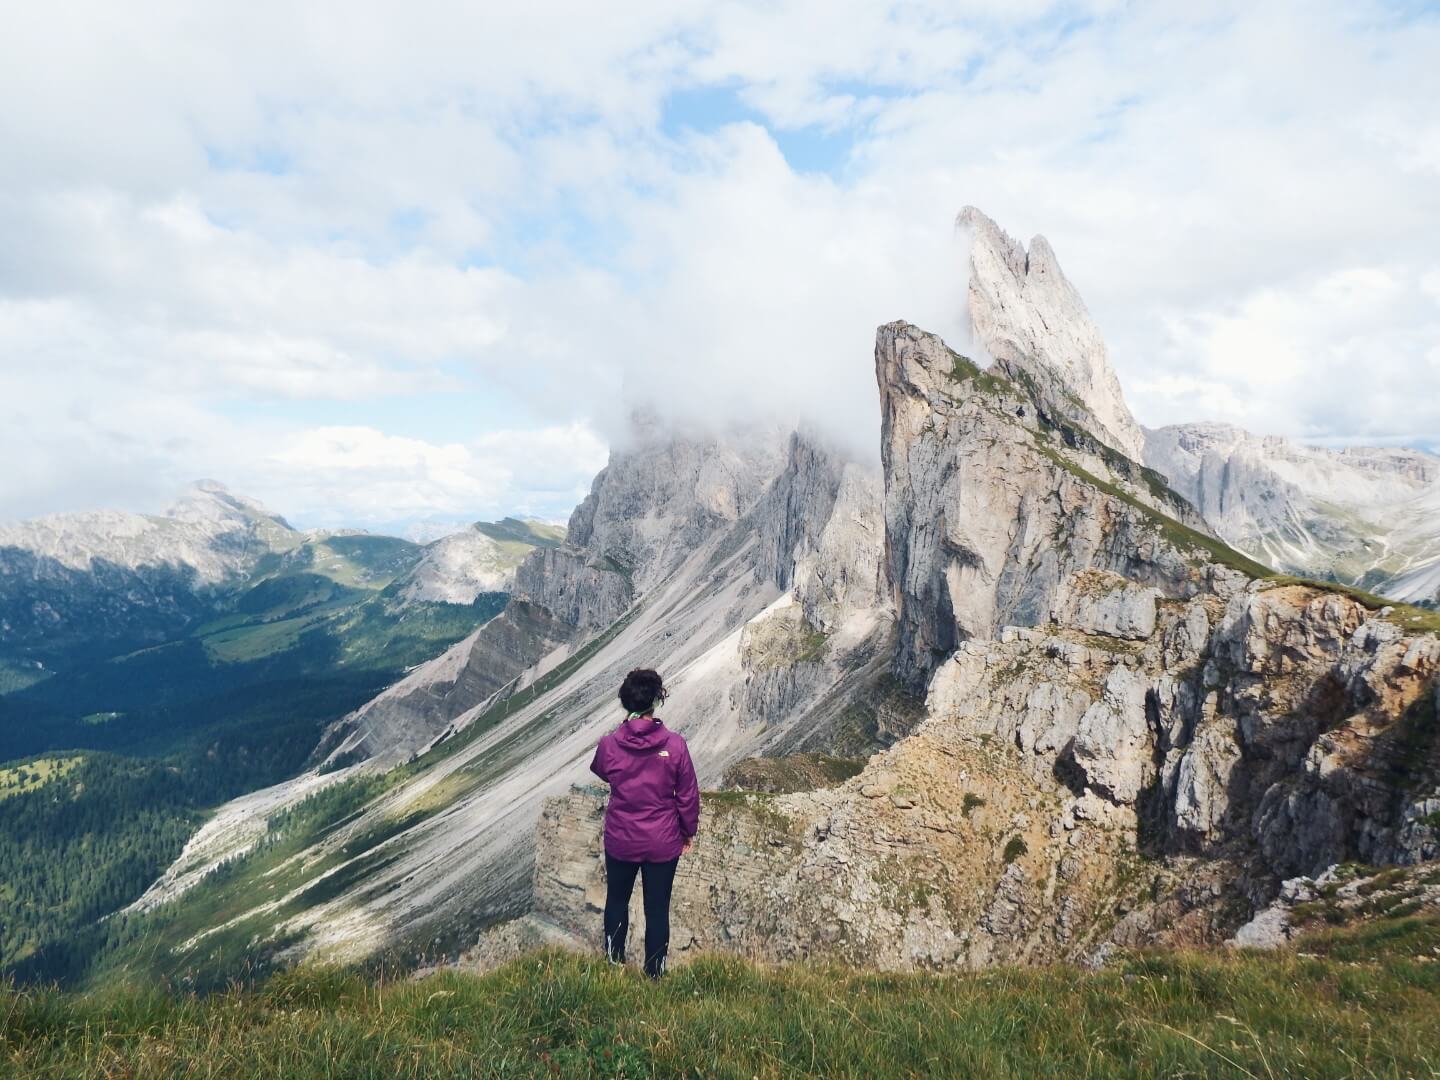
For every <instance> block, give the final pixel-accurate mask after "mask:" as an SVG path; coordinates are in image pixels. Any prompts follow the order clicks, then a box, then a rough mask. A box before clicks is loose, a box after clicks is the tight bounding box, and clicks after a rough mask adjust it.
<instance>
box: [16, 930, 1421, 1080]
mask: <svg viewBox="0 0 1440 1080" xmlns="http://www.w3.org/2000/svg"><path fill="white" fill-rule="evenodd" d="M1437 1063H1440V917H1437V916H1431V917H1429V918H1425V919H1407V920H1403V921H1392V922H1386V923H1382V924H1374V925H1371V926H1370V927H1367V928H1365V929H1362V930H1358V931H1356V930H1347V931H1337V932H1332V933H1328V934H1322V935H1317V936H1315V937H1312V938H1309V939H1306V940H1305V941H1304V942H1303V944H1302V947H1301V948H1300V949H1299V950H1298V951H1296V952H1293V953H1283V954H1279V955H1262V954H1198V953H1161V954H1151V955H1142V956H1138V957H1127V958H1125V959H1122V960H1120V961H1119V962H1117V963H1116V964H1115V965H1114V966H1113V967H1111V968H1109V969H1107V970H1104V971H1101V972H1097V973H1087V972H1080V971H1077V970H1075V969H1073V968H1064V967H1052V968H1042V969H997V970H994V971H990V972H987V973H985V974H981V975H929V974H910V975H886V974H863V973H856V972H848V971H840V970H836V969H824V968H809V967H804V966H800V965H795V966H790V967H781V968H762V967H756V966H754V965H751V964H748V963H746V962H744V961H741V960H735V959H720V958H707V959H702V960H700V961H698V962H696V963H693V964H690V965H687V966H685V967H683V968H679V969H676V970H675V971H673V972H672V973H671V974H670V975H669V976H667V978H666V979H665V980H664V981H663V982H661V983H659V984H658V985H652V984H650V983H648V982H646V981H645V980H644V979H643V978H642V977H640V976H639V974H638V973H637V972H636V971H634V970H633V969H632V970H625V971H621V970H617V969H614V968H610V967H608V966H607V965H605V964H604V963H602V962H600V961H598V960H591V959H583V958H577V957H574V956H569V955H563V954H557V953H541V954H537V955H534V956H530V957H527V958H524V959H521V960H518V961H516V962H514V963H512V964H510V965H508V966H507V967H504V968H502V969H501V970H499V971H497V972H494V973H492V974H489V975H485V976H475V975H467V974H460V973H445V974H440V975H434V976H431V977H429V978H425V979H420V980H415V981H401V982H396V983H388V984H387V983H384V982H377V981H374V980H372V979H370V978H368V977H365V976H362V975H359V974H353V973H347V972H343V971H337V970H333V969H332V970H323V969H321V970H310V971H301V972H295V973H290V974H287V975H284V976H281V977H277V978H275V979H273V980H271V981H270V982H269V983H268V984H267V985H266V986H265V987H264V988H263V989H261V990H258V991H253V992H240V991H232V992H230V993H226V994H220V995H215V996H213V997H210V998H205V999H197V998H193V997H182V998H175V997H167V996H165V995H163V994H160V993H158V992H135V991H127V992H111V993H108V994H105V995H100V996H79V997H77V996H73V995H67V994H65V993H62V992H58V991H27V992H15V991H0V1072H4V1071H12V1072H14V1073H16V1074H25V1075H41V1076H49V1077H66V1076H76V1077H80V1076H96V1075H120V1076H138V1077H146V1076H167V1077H169V1076H201V1075H204V1076H212V1075H224V1076H228V1077H231V1078H234V1080H241V1078H245V1077H260V1076H286V1077H311V1076H316V1077H318V1076H326V1077H340V1076H345V1077H351V1076H354V1077H387V1078H388V1077H401V1076H551V1075H565V1076H571V1075H573V1076H629V1077H635V1076H652V1075H660V1076H707V1077H710V1076H714V1077H737V1078H748V1077H778V1076H785V1075H797V1074H799V1075H804V1074H813V1073H824V1074H826V1075H839V1076H916V1075H950V1076H986V1077H1027V1078H1028V1077H1034V1076H1047V1075H1063V1076H1096V1077H1132V1076H1133V1077H1148V1076H1236V1077H1282V1076H1305V1077H1324V1076H1354V1075H1363V1076H1374V1077H1391V1076H1394V1077H1401V1076H1430V1075H1434V1070H1435V1067H1436V1064H1437Z"/></svg>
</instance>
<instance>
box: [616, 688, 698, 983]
mask: <svg viewBox="0 0 1440 1080" xmlns="http://www.w3.org/2000/svg"><path fill="white" fill-rule="evenodd" d="M667 696H668V695H667V693H666V690H665V686H664V684H663V683H662V682H661V680H660V675H659V673H658V672H655V671H651V670H649V669H647V668H637V669H636V670H634V671H632V672H630V674H629V675H627V676H625V682H624V683H623V684H621V686H620V704H621V705H623V706H625V711H626V712H627V713H628V714H629V715H628V716H627V717H626V718H625V722H624V723H623V724H621V725H620V726H619V727H618V728H616V729H615V730H614V731H612V732H610V733H609V734H608V735H606V736H604V737H603V738H602V739H601V740H600V745H599V746H598V747H596V749H595V759H594V760H593V761H591V762H590V771H591V772H593V773H594V774H595V775H596V776H598V777H600V779H601V780H604V781H605V782H606V783H607V784H609V785H610V803H609V805H608V806H607V807H606V808H605V879H606V882H607V891H606V895H605V955H606V956H608V957H609V958H610V960H611V961H613V962H614V963H617V964H623V963H624V962H625V934H626V932H627V931H628V930H629V929H630V894H631V892H633V891H634V889H635V875H636V874H637V873H638V874H640V876H641V891H642V893H643V895H644V899H645V974H647V975H649V976H650V977H651V978H652V979H658V978H659V977H660V976H661V975H662V974H663V973H664V971H665V954H666V953H667V952H668V951H669V949H670V889H671V886H672V885H674V883H675V868H676V866H678V865H679V863H680V856H681V855H683V854H685V853H686V852H688V851H689V850H690V843H691V841H692V840H694V838H695V831H696V829H698V828H699V827H700V787H699V785H698V784H697V783H696V782H695V766H694V765H692V764H691V763H690V749H689V747H687V746H686V745H685V740H684V739H682V738H681V737H680V736H679V735H677V734H675V732H673V731H671V730H669V729H668V728H666V727H665V725H664V724H662V723H661V722H660V720H659V719H658V718H657V717H656V716H655V706H656V705H658V704H661V703H662V702H664V700H665V698H666V697H667Z"/></svg>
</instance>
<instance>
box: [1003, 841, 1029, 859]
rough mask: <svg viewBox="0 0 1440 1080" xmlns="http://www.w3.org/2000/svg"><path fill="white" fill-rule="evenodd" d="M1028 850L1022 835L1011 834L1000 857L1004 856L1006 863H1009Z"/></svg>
mask: <svg viewBox="0 0 1440 1080" xmlns="http://www.w3.org/2000/svg"><path fill="white" fill-rule="evenodd" d="M1029 850H1030V849H1029V847H1027V846H1026V844H1025V840H1024V838H1023V837H1020V836H1012V837H1011V838H1010V842H1009V843H1007V844H1006V845H1005V854H1004V855H1003V856H1002V858H1004V860H1005V863H1006V865H1009V864H1010V863H1012V862H1014V861H1015V860H1016V859H1018V858H1020V857H1021V856H1022V855H1024V854H1025V853H1026V852H1028V851H1029Z"/></svg>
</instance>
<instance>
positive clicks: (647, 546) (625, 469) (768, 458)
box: [569, 430, 785, 592]
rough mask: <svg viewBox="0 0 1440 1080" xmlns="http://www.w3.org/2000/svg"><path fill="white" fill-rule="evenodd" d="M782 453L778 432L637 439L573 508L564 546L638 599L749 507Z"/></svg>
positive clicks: (662, 435)
mask: <svg viewBox="0 0 1440 1080" xmlns="http://www.w3.org/2000/svg"><path fill="white" fill-rule="evenodd" d="M784 446H785V442H784V435H783V433H777V432H773V431H769V430H754V431H742V432H732V433H730V434H729V435H727V436H725V437H723V438H721V437H712V438H702V439H690V438H677V437H674V436H673V435H670V434H668V433H666V432H664V431H663V430H656V431H654V432H650V431H641V432H638V433H637V435H636V442H635V444H634V445H632V446H630V447H627V448H624V449H622V450H620V451H617V452H615V453H612V454H611V457H610V463H609V464H608V465H607V466H606V467H605V468H604V469H603V470H601V472H600V474H599V475H598V476H596V478H595V482H594V484H593V485H592V486H591V488H590V494H589V495H588V496H586V498H585V500H584V501H583V502H581V503H580V505H579V506H578V507H576V508H575V512H574V513H573V514H572V515H571V517H570V526H569V539H570V542H571V543H572V544H573V545H575V546H576V547H578V548H582V549H584V550H585V551H586V552H588V553H590V555H591V556H593V557H595V558H600V559H606V560H609V562H610V563H611V564H613V565H614V566H615V567H616V568H617V569H619V570H620V571H622V572H624V573H626V574H628V575H629V576H630V578H631V581H632V584H633V587H634V588H635V590H636V591H637V592H644V591H645V590H647V589H649V588H650V587H651V586H653V585H655V584H656V583H658V582H659V581H660V580H661V579H663V578H664V577H665V576H666V575H667V574H670V573H672V572H673V571H674V570H675V569H676V567H678V566H679V565H680V563H681V562H683V561H684V560H685V558H686V557H687V556H688V555H689V554H690V553H691V552H693V551H694V550H695V548H696V547H698V546H699V545H700V544H701V543H702V542H703V541H704V540H705V539H706V538H707V537H708V536H710V535H711V534H712V533H714V532H715V531H716V530H717V529H722V528H724V527H726V526H729V525H731V524H733V523H734V522H735V521H736V520H738V519H739V518H740V517H741V516H742V515H744V514H745V513H746V512H747V511H748V510H749V509H750V508H751V507H752V506H754V504H755V502H756V500H758V499H759V498H760V495H761V494H762V493H763V492H764V491H765V489H766V488H767V487H768V485H769V484H770V482H771V481H772V480H774V479H775V477H776V475H777V474H779V472H780V471H781V468H782V467H783V462H784Z"/></svg>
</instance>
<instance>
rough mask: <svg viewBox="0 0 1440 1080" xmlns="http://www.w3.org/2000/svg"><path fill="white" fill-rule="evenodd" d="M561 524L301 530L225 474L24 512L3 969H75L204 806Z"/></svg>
mask: <svg viewBox="0 0 1440 1080" xmlns="http://www.w3.org/2000/svg"><path fill="white" fill-rule="evenodd" d="M560 533H562V531H561V530H558V529H556V528H555V527H553V526H545V525H542V524H540V523H530V522H522V521H517V520H515V519H506V520H504V521H501V522H495V523H489V522H481V523H478V524H476V525H474V526H472V527H471V528H470V529H467V530H466V531H465V532H464V533H462V534H460V536H459V537H457V538H447V539H442V540H440V541H437V542H436V543H433V544H429V545H420V544H416V543H413V542H411V541H409V540H402V539H399V538H396V537H389V536H375V535H371V534H368V533H349V532H323V531H316V532H300V531H298V530H295V529H293V528H291V527H290V526H289V525H288V524H287V523H286V522H285V521H284V519H283V518H280V517H278V516H277V515H274V514H271V513H269V512H268V511H266V510H265V509H264V508H263V507H262V506H260V505H259V504H258V503H256V502H254V501H253V500H249V499H245V498H243V497H240V496H237V495H233V494H231V493H230V492H228V491H226V490H225V489H224V488H223V487H221V486H220V485H218V484H215V483H213V482H205V483H202V484H198V485H195V486H194V487H192V488H191V489H189V490H188V491H187V492H186V493H185V495H183V496H182V497H181V499H180V500H179V501H178V502H177V503H176V504H175V506H174V507H172V508H171V509H170V510H169V511H167V512H166V513H165V514H163V515H139V514H124V513H114V512H102V513H90V514H71V515H58V516H54V517H50V518H44V519H40V520H38V521H33V522H26V523H22V524H20V525H13V526H7V527H5V529H4V530H3V533H0V535H3V538H4V544H3V547H0V612H3V619H0V881H4V882H6V883H7V886H6V887H4V888H0V968H4V967H9V966H11V965H15V964H21V963H27V962H28V963H33V964H40V965H42V967H41V968H40V969H39V970H43V971H45V972H49V973H52V974H62V973H64V972H65V971H66V970H68V965H69V964H70V963H71V962H72V960H71V958H72V957H73V956H76V955H81V956H83V955H84V954H85V948H88V946H85V947H82V946H79V945H74V944H73V943H74V942H75V941H76V940H77V939H76V937H75V935H76V934H77V932H81V931H84V932H85V933H87V934H90V935H91V936H92V937H93V934H94V933H95V932H98V928H97V927H96V926H95V924H94V920H95V919H96V918H98V917H99V916H100V915H104V914H107V913H108V912H111V911H114V910H115V909H116V908H117V907H119V906H122V905H123V904H125V903H128V902H130V901H131V900H133V899H134V898H135V897H136V896H137V895H139V893H140V892H141V891H142V890H143V889H144V887H145V886H146V885H148V884H149V883H150V882H151V881H152V880H153V879H154V877H155V876H156V875H157V874H158V873H159V872H160V870H161V869H162V868H163V867H164V866H165V865H166V864H168V863H169V862H170V861H171V860H173V859H174V858H175V857H176V856H177V855H178V854H179V853H180V849H181V846H182V845H183V843H184V841H185V839H186V838H187V837H188V836H189V835H190V833H191V831H192V830H193V829H194V827H195V825H196V824H198V821H199V820H200V815H201V813H202V811H203V810H204V809H205V808H208V807H210V806H213V805H214V804H215V803H216V802H219V801H221V800H223V799H226V798H231V797H234V796H237V795H243V794H245V793H246V792H249V791H252V790H253V789H255V788H257V787H263V786H265V785H268V784H272V783H275V782H276V781H279V780H283V779H285V778H286V777H288V776H292V775H293V774H294V773H295V772H297V771H298V770H299V769H300V768H301V767H302V766H303V764H304V762H305V760H306V758H307V757H308V756H309V755H310V754H311V753H312V751H314V749H315V746H316V744H317V742H318V740H319V738H320V734H321V732H322V731H323V730H324V728H325V727H326V726H327V725H329V724H331V723H333V722H334V721H336V720H337V719H338V718H340V717H342V716H344V715H345V714H347V713H349V712H350V711H352V710H354V709H355V708H356V707H357V706H359V705H361V704H362V703H364V702H365V701H367V700H370V699H372V698H374V697H375V696H376V695H377V694H380V693H381V692H382V691H384V690H385V689H386V688H387V687H388V686H390V685H392V684H394V683H396V682H397V681H399V680H401V679H402V677H403V676H404V674H405V672H406V670H407V669H409V668H412V667H414V666H416V665H418V664H421V663H422V662H424V661H427V660H429V659H431V658H432V657H434V656H435V655H436V654H438V653H442V652H444V651H445V650H446V649H447V648H448V647H449V646H451V645H452V644H453V643H455V642H456V641H458V640H461V639H463V638H465V637H466V636H467V635H469V634H471V633H472V632H473V631H475V630H476V628H477V627H480V626H482V625H483V624H484V623H486V622H487V621H488V620H489V619H490V618H491V617H493V616H494V615H495V614H496V613H497V612H498V611H499V610H500V609H501V608H502V607H503V606H504V604H505V601H506V593H507V591H508V589H509V588H510V585H511V583H512V582H513V578H514V571H513V564H515V563H518V562H519V561H520V560H521V559H523V558H524V556H525V555H526V554H527V553H529V552H531V551H533V550H535V549H536V548H537V547H542V546H551V545H554V544H556V543H558V542H559V535H557V534H560ZM472 538H473V539H472ZM7 762H8V763H9V764H5V763H7ZM7 778H8V780H9V781H10V782H9V783H8V784H6V783H4V781H5V780H6V779H7ZM82 937H83V935H82ZM84 940H85V941H89V940H90V938H89V937H86V938H84ZM77 950H78V951H77Z"/></svg>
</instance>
